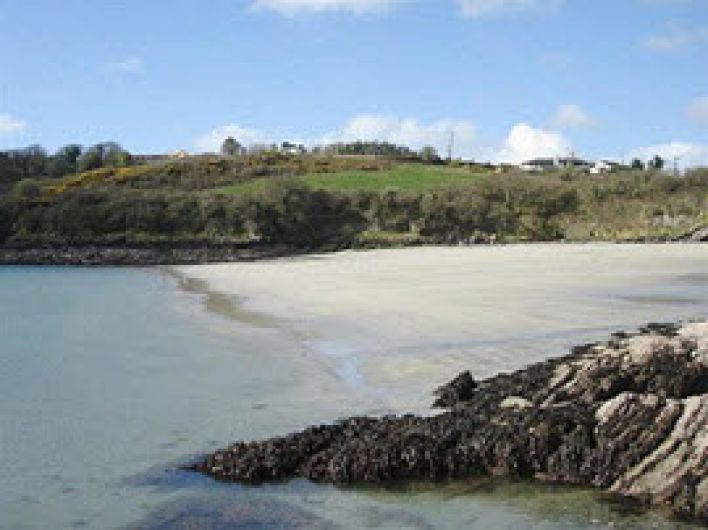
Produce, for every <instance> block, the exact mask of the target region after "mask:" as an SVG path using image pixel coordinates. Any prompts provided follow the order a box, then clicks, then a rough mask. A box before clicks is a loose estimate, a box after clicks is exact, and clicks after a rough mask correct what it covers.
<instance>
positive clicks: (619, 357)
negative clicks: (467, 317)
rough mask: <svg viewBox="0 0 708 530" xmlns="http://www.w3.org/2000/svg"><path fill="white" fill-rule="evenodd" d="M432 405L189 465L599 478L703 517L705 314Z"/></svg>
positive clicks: (406, 475) (272, 474) (264, 477)
mask: <svg viewBox="0 0 708 530" xmlns="http://www.w3.org/2000/svg"><path fill="white" fill-rule="evenodd" d="M436 394H437V395H438V399H437V401H436V405H441V404H443V403H444V405H442V406H445V407H447V408H448V410H446V411H445V412H443V413H441V414H439V415H437V416H434V417H426V418H421V417H416V416H412V415H407V416H402V417H384V418H363V417H361V418H350V419H347V420H344V421H341V422H339V423H337V424H334V425H323V426H318V427H311V428H309V429H306V430H305V431H302V432H300V433H296V434H291V435H288V436H285V437H281V438H274V439H272V440H266V441H263V442H252V443H237V444H234V445H232V446H231V447H229V448H227V449H223V450H220V451H217V452H216V453H214V454H211V455H209V456H207V457H206V458H204V459H203V460H202V461H201V462H199V463H197V464H196V465H195V466H193V467H192V469H194V470H196V471H200V472H203V473H207V474H209V475H212V476H214V477H216V478H218V479H221V480H227V481H236V482H243V483H251V484H253V483H260V482H264V481H274V480H284V479H289V478H294V477H305V478H309V479H311V480H314V481H319V482H331V483H348V484H351V483H371V482H374V483H380V482H390V481H400V480H421V479H424V480H446V479H461V478H469V477H475V476H484V475H498V476H507V477H517V478H535V479H537V480H543V481H552V482H557V483H564V484H577V485H592V486H596V487H599V488H603V489H605V490H607V491H608V492H611V493H613V494H615V495H620V496H624V497H627V498H632V499H636V500H639V501H641V502H643V503H645V504H647V505H653V506H662V507H667V508H668V509H669V510H671V511H672V512H673V513H674V514H676V515H679V516H682V517H689V518H694V519H698V520H700V521H703V522H708V323H706V322H704V323H693V324H686V325H682V326H679V325H674V324H649V325H647V326H644V327H643V328H641V329H640V331H639V333H636V334H629V333H621V334H620V333H615V334H613V336H612V339H611V340H610V341H608V342H606V343H603V344H589V345H584V346H581V347H576V348H573V350H572V351H571V354H570V355H568V356H566V357H562V358H560V359H552V360H549V361H546V362H544V363H539V364H535V365H532V366H530V367H528V368H526V369H524V370H519V371H517V372H514V373H511V374H500V375H498V376H496V377H492V378H490V379H487V380H485V381H481V382H476V381H475V380H474V378H473V377H472V374H470V373H469V372H464V373H463V374H460V375H459V376H458V377H457V378H455V379H454V380H453V381H451V382H450V383H449V384H447V385H444V386H443V387H441V388H440V389H438V390H437V391H436Z"/></svg>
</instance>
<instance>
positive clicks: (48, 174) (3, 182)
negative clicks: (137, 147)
mask: <svg viewBox="0 0 708 530" xmlns="http://www.w3.org/2000/svg"><path fill="white" fill-rule="evenodd" d="M131 161H132V157H131V155H130V153H128V151H126V150H125V149H123V148H122V147H121V146H120V145H119V144H117V143H115V142H104V143H99V144H96V145H94V146H91V147H88V148H84V147H82V146H80V145H78V144H69V145H66V146H64V147H62V148H60V149H59V150H57V152H56V153H54V154H53V155H50V154H49V153H47V151H46V150H45V149H44V148H43V147H41V146H39V145H31V146H29V147H26V148H24V149H15V150H12V151H0V193H1V192H3V191H7V190H8V189H9V188H11V187H12V186H13V185H14V184H15V183H16V182H18V181H20V180H22V179H26V178H59V177H63V176H65V175H70V174H72V173H77V172H82V171H89V170H92V169H99V168H103V167H108V168H119V167H126V166H128V165H129V164H130V163H131Z"/></svg>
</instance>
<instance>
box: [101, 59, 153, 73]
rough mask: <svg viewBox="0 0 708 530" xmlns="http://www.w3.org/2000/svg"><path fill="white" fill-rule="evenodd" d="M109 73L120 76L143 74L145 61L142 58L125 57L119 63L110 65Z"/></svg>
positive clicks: (108, 66)
mask: <svg viewBox="0 0 708 530" xmlns="http://www.w3.org/2000/svg"><path fill="white" fill-rule="evenodd" d="M107 69H108V71H109V72H115V73H118V74H127V75H136V74H141V73H142V72H143V70H144V69H145V61H143V60H142V59H141V58H140V57H125V58H124V59H121V60H119V61H114V62H111V63H108V65H107Z"/></svg>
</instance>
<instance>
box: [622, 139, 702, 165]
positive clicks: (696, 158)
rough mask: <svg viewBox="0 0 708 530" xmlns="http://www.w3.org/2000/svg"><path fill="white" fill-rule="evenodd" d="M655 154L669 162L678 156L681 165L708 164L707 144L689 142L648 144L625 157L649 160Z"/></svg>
mask: <svg viewBox="0 0 708 530" xmlns="http://www.w3.org/2000/svg"><path fill="white" fill-rule="evenodd" d="M656 155H659V156H660V157H662V158H664V159H665V160H667V162H668V163H669V164H670V163H672V162H673V160H674V158H679V159H680V165H681V166H682V167H693V166H705V165H708V145H705V144H696V143H691V142H670V143H666V144H656V145H648V146H646V147H640V148H638V149H635V150H633V151H631V152H630V153H629V154H628V155H627V158H628V159H632V158H639V159H641V160H649V159H651V158H654V156H656Z"/></svg>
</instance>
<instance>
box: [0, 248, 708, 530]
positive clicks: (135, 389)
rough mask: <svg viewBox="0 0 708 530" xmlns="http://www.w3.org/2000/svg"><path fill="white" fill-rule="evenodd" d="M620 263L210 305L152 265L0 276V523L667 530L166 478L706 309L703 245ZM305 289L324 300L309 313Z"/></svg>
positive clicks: (576, 262)
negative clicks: (234, 452)
mask: <svg viewBox="0 0 708 530" xmlns="http://www.w3.org/2000/svg"><path fill="white" fill-rule="evenodd" d="M636 250H637V251H638V252H641V259H635V258H632V256H634V255H635V254H634V252H635V250H633V249H627V248H625V247H612V246H608V247H601V248H590V247H583V248H575V247H572V246H568V247H549V248H548V249H547V250H544V249H543V248H540V247H538V248H536V247H535V248H534V249H532V250H530V251H529V252H528V253H527V254H528V255H525V254H524V252H523V249H479V250H478V251H477V250H475V251H473V252H469V251H466V252H462V253H459V254H458V253H457V252H456V251H454V250H449V249H448V250H444V251H442V250H441V251H440V252H439V253H438V252H437V250H436V249H428V250H425V251H421V253H417V254H416V253H414V254H412V255H413V256H414V257H413V258H412V259H410V260H408V261H406V260H407V259H408V258H405V256H407V255H408V254H407V251H402V254H401V255H400V256H403V257H402V258H401V259H403V261H401V259H399V258H396V260H392V259H390V258H389V257H388V256H398V254H391V255H389V254H372V255H368V254H357V255H354V256H352V255H341V256H328V257H318V258H316V259H310V258H300V259H297V260H293V261H292V262H289V261H287V260H284V261H278V262H275V263H269V264H248V265H247V266H244V269H243V270H239V271H238V272H237V273H236V272H235V273H234V274H242V275H243V277H242V279H243V281H244V285H245V286H249V288H248V289H245V288H244V290H243V292H240V291H237V292H223V293H222V292H219V291H215V290H214V286H213V285H212V284H210V283H204V282H201V283H200V282H199V281H195V280H193V279H191V278H192V277H191V276H189V277H187V278H181V279H180V280H177V279H175V277H174V276H172V275H166V274H163V273H162V272H161V271H160V270H150V269H109V268H106V269H75V268H23V267H15V268H13V267H6V268H0V336H1V337H2V341H0V529H3V530H4V529H5V528H8V529H13V530H15V529H25V528H26V529H33V530H34V529H44V528H48V527H51V528H55V529H68V528H124V527H126V526H129V527H131V528H140V529H162V528H284V527H285V528H288V527H289V528H461V527H464V528H478V529H488V528H495V529H496V528H548V529H561V528H562V529H566V528H570V529H573V528H597V525H598V524H602V525H605V526H606V525H607V524H609V523H613V524H614V526H615V527H616V528H617V527H618V528H622V527H626V528H646V527H657V528H681V526H680V525H678V524H675V523H672V522H669V521H666V520H665V519H662V518H661V517H660V516H659V515H657V514H635V513H631V512H627V511H626V509H624V508H623V509H620V507H619V506H616V505H613V504H611V503H607V502H604V501H602V500H601V499H599V497H598V495H597V494H596V493H595V492H589V491H585V490H574V489H568V488H553V487H549V486H539V485H536V484H512V483H498V482H490V481H475V482H466V483H455V484H445V485H435V486H434V487H431V486H430V485H423V484H413V485H406V486H399V487H395V488H380V489H377V488H373V489H372V488H369V489H344V488H336V487H331V486H321V485H314V484H311V483H308V482H306V481H295V482H292V483H288V484H279V485H267V486H262V487H259V488H245V487H241V486H236V485H228V484H219V483H216V482H214V481H212V480H210V479H207V478H205V477H202V476H199V475H195V474H192V473H187V472H184V471H180V470H179V468H180V467H181V466H182V465H184V464H186V463H189V461H190V460H191V459H192V458H195V457H196V456H197V455H196V454H195V453H201V452H206V451H209V450H213V449H215V448H216V447H222V446H224V445H226V444H228V443H229V442H231V441H234V440H240V439H260V438H264V437H269V436H274V435H279V434H284V433H287V432H290V431H293V430H298V429H301V428H303V427H304V426H306V425H309V424H316V423H321V422H331V421H335V420H336V419H337V418H340V417H344V416H349V415H355V414H382V413H388V412H402V411H414V410H416V411H421V412H429V408H428V407H429V405H430V402H431V395H430V392H431V390H432V389H433V388H434V387H435V386H436V385H437V384H439V383H441V382H443V381H445V380H447V379H449V378H450V377H452V376H454V375H455V374H456V373H457V372H458V371H459V370H460V369H465V368H470V369H472V370H473V373H475V375H476V376H478V377H484V376H486V375H491V374H493V373H495V372H498V371H501V370H509V369H514V368H518V367H519V366H520V365H522V364H525V363H528V362H532V361H534V360H539V359H542V358H544V357H547V356H549V355H558V354H561V353H563V351H564V350H565V349H566V348H567V347H569V346H571V345H573V344H576V343H579V342H586V341H589V340H595V339H598V338H600V337H603V336H605V335H606V334H607V333H608V332H610V331H614V330H616V329H620V328H626V327H628V326H635V325H638V324H641V323H643V322H646V321H648V320H656V319H660V320H673V319H675V318H695V317H699V316H701V315H706V314H708V274H707V273H705V270H707V269H708V252H703V253H701V252H702V251H700V247H686V248H685V249H684V247H675V248H674V249H670V250H671V251H670V252H669V249H667V248H664V247H657V248H656V249H652V248H644V247H636ZM544 252H546V254H544ZM682 252H685V255H682V254H681V253H682ZM583 253H591V254H592V260H588V259H586V258H585V257H583ZM517 254H523V259H509V258H510V257H513V256H516V255H517ZM369 256H370V257H371V258H372V261H368V260H369ZM420 256H423V257H425V256H427V258H425V259H427V262H425V263H422V262H421V260H420V259H419V257H420ZM438 256H439V257H440V260H439V261H437V257H438ZM461 256H462V257H461ZM581 258H582V259H581ZM630 258H631V259H630ZM352 260H353V261H354V262H355V264H356V267H359V268H358V269H356V270H355V271H354V273H353V274H351V275H349V272H348V270H349V269H348V268H347V267H349V265H347V264H348V263H351V261H352ZM382 260H383V261H382ZM638 262H641V263H644V262H646V263H648V264H650V267H648V268H644V269H642V268H639V267H638V265H637V263H638ZM549 263H551V264H552V265H553V266H552V267H551V266H549V265H548V264H549ZM406 264H407V265H406ZM598 264H599V265H598ZM424 265H425V266H424ZM280 266H282V269H280V268H279V267H280ZM261 267H262V268H261ZM310 267H317V271H316V274H315V273H312V272H311V273H308V271H309V268H310ZM377 267H379V268H380V270H379V268H377ZM402 267H403V268H402ZM431 267H432V268H431ZM551 269H553V270H554V271H557V273H556V272H552V271H551ZM281 270H282V274H283V278H284V279H283V280H282V283H279V281H280V280H278V278H279V276H278V275H279V274H280V272H279V271H281ZM587 270H591V271H592V274H589V273H587ZM638 270H641V274H639V273H637V271H638ZM261 271H264V272H267V273H268V274H269V275H272V276H269V278H268V281H263V284H262V285H261V284H259V281H261V280H259V275H260V274H261ZM303 271H304V275H303ZM549 271H551V272H549ZM347 275H349V276H348V277H349V279H347V278H346V277H347ZM194 276H195V277H197V276H198V275H194ZM293 278H295V279H296V278H306V279H307V282H309V283H307V282H304V281H302V282H301V283H303V285H300V284H293V283H294V280H293ZM372 278H373V280H372ZM271 280H272V282H274V283H272V285H271ZM180 282H181V283H182V286H183V289H179V288H178V285H179V283H180ZM317 282H321V283H322V284H323V285H326V286H327V288H328V289H330V290H331V291H332V292H334V293H335V294H336V296H337V300H341V302H342V304H341V306H340V307H336V308H333V307H332V306H331V304H330V305H329V306H328V305H326V304H323V305H321V306H318V305H317V304H318V303H320V302H322V301H325V302H326V301H327V300H326V298H321V299H318V298H317ZM372 282H373V283H372ZM446 282H447V283H446ZM465 282H468V283H470V282H471V284H470V285H471V287H470V285H468V283H465ZM295 283H296V282H295ZM387 285H391V286H393V287H392V289H393V288H395V289H399V292H398V293H396V292H394V291H395V289H394V291H391V292H385V290H381V289H383V288H384V287H385V286H387ZM288 286H289V287H288ZM465 286H467V287H465ZM288 289H290V291H292V290H299V292H300V293H301V298H288ZM401 293H402V296H403V298H402V300H403V302H405V303H402V304H399V303H398V302H399V301H400V300H399V299H397V298H396V296H399V295H401ZM325 294H326V293H325ZM251 300H260V301H263V300H266V301H268V300H270V301H272V303H273V304H274V306H277V310H273V311H272V312H269V311H267V310H264V307H263V306H261V305H256V306H254V305H252V304H251V303H250V301H251ZM318 300H319V301H318ZM280 302H282V303H280ZM347 303H348V304H350V306H351V307H352V308H354V310H352V311H351V312H350V313H347V312H346V310H347V307H348V306H347V305H346V304H347ZM447 304H450V305H451V306H452V307H453V310H448V311H447V312H445V311H444V310H445V307H447ZM266 305H267V304H266ZM320 307H321V308H323V309H322V310H323V312H324V313H326V312H327V311H332V312H334V311H335V309H336V314H337V317H336V318H335V317H333V316H330V315H325V316H321V315H319V314H317V310H318V308H320ZM396 307H398V308H400V309H399V310H398V311H397V310H396V309H395V308H396ZM205 308H206V309H207V310H208V311H204V309H205ZM367 308H368V309H367ZM370 309H371V310H370ZM373 309H377V310H381V313H376V312H375V311H373ZM131 525H132V526H131Z"/></svg>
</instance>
